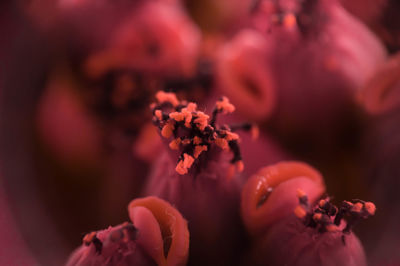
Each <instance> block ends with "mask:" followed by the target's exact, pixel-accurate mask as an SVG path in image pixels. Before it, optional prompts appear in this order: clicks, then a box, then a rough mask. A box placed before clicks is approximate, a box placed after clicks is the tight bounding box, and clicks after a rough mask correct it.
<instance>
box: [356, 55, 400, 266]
mask: <svg viewBox="0 0 400 266" xmlns="http://www.w3.org/2000/svg"><path fill="white" fill-rule="evenodd" d="M399 77H400V55H399V54H397V55H394V56H393V57H392V58H390V59H389V60H388V61H387V63H386V64H385V65H384V66H383V67H381V68H380V69H379V71H377V73H376V74H375V75H374V77H373V78H372V79H371V80H370V82H369V83H368V84H367V85H366V86H365V88H363V90H362V91H361V94H360V96H361V97H360V102H361V104H362V106H363V107H364V108H365V110H366V111H367V112H368V114H370V120H369V122H370V123H369V126H368V130H367V131H366V132H365V139H364V143H363V159H364V161H363V162H364V165H366V167H365V168H364V177H365V180H366V182H367V184H368V186H369V187H371V195H372V196H373V197H374V201H375V202H376V203H377V204H378V205H379V206H385V208H384V209H382V215H379V216H377V217H376V218H377V219H376V226H378V227H380V228H382V230H379V231H378V230H377V231H374V232H371V233H370V234H368V235H367V236H366V238H367V239H368V242H369V246H366V247H367V248H370V253H371V261H372V265H386V264H387V265H391V264H390V262H391V261H396V260H399V259H400V256H399V252H398V251H399V247H400V241H399V238H398V237H397V236H398V235H399V234H400V230H399V227H398V226H397V225H398V224H399V221H400V216H399V215H398V212H397V210H398V208H399V206H400V197H399V195H398V187H399V185H400V179H399V175H400V171H399V170H400V168H399V158H400V134H399V133H400V131H399V129H400V128H399V121H400V100H399V99H400V78H399ZM394 265H395V264H394Z"/></svg>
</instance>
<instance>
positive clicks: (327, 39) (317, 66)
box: [255, 0, 386, 139]
mask: <svg viewBox="0 0 400 266" xmlns="http://www.w3.org/2000/svg"><path fill="white" fill-rule="evenodd" d="M262 2H265V3H268V2H269V1H262ZM269 3H270V6H269V8H267V7H264V8H260V9H259V10H258V11H257V13H256V14H255V18H257V23H258V22H259V21H260V20H261V21H262V22H265V23H266V25H263V26H259V25H258V24H257V23H256V24H255V27H256V28H259V29H260V27H262V28H261V29H260V30H262V32H265V31H268V32H269V34H265V37H266V43H268V46H267V48H266V49H267V54H268V55H267V57H266V59H265V60H266V62H267V64H268V65H269V69H271V70H272V71H273V75H272V76H273V81H274V83H275V86H276V88H278V90H277V93H276V97H277V104H276V111H275V112H274V116H273V120H274V125H275V127H276V128H277V129H278V130H279V133H280V135H281V136H284V135H289V136H290V137H292V138H293V137H296V136H298V134H300V133H301V134H304V135H305V136H312V137H313V138H314V139H316V138H322V137H324V136H326V137H327V138H328V139H331V137H329V136H332V134H334V132H335V129H340V126H337V125H340V123H342V122H343V120H344V117H348V116H349V114H350V113H351V112H352V109H351V106H352V104H353V102H354V95H355V94H356V93H357V92H358V90H359V89H360V87H361V86H363V84H364V83H365V82H366V80H367V79H368V78H369V76H370V75H371V74H372V73H373V72H374V71H375V70H376V68H377V67H378V66H379V65H380V64H382V63H383V62H384V60H385V57H386V51H385V49H384V47H383V45H382V43H381V42H380V41H379V40H378V39H377V37H376V36H375V35H374V34H373V33H372V32H371V31H370V30H368V28H366V27H365V26H364V25H363V24H362V23H361V22H359V21H358V20H357V19H356V18H354V17H353V16H351V15H350V14H349V13H348V12H347V11H346V10H344V9H343V8H342V7H341V6H340V4H339V3H338V2H337V1H335V0H327V1H326V0H314V1H313V0H307V1H277V2H276V4H274V3H271V2H269ZM265 5H266V4H265ZM315 121H318V123H316V122H315ZM324 129H328V131H327V132H325V131H324Z"/></svg>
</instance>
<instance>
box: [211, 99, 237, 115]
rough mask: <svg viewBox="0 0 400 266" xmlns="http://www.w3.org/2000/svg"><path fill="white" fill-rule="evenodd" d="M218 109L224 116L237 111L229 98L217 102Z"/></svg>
mask: <svg viewBox="0 0 400 266" xmlns="http://www.w3.org/2000/svg"><path fill="white" fill-rule="evenodd" d="M216 107H217V109H218V110H219V111H222V113H223V114H229V113H233V112H234V111H235V106H234V105H233V104H231V103H230V102H229V100H228V98H227V97H225V96H223V97H222V100H220V101H217V103H216Z"/></svg>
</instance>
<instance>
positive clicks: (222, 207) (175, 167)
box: [144, 91, 243, 265]
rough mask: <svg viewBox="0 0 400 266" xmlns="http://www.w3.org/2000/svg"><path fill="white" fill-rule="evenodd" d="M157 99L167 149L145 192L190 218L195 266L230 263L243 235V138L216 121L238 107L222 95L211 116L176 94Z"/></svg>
mask: <svg viewBox="0 0 400 266" xmlns="http://www.w3.org/2000/svg"><path fill="white" fill-rule="evenodd" d="M156 100H157V102H156V103H154V104H152V105H151V108H152V111H153V115H154V117H153V123H154V124H155V125H156V126H157V128H158V129H159V131H160V134H161V136H162V138H163V140H164V141H165V142H166V145H165V147H167V149H166V150H164V151H161V152H160V158H159V159H158V160H157V161H156V163H155V164H154V166H153V172H152V173H151V174H150V176H149V177H148V178H147V183H146V185H145V189H144V194H145V195H154V196H158V197H160V198H163V199H165V200H167V201H169V202H171V203H172V204H173V205H174V206H176V208H177V209H178V210H179V211H180V212H182V214H183V215H184V216H185V217H186V218H187V219H188V222H189V229H190V234H191V243H192V244H191V250H190V261H191V263H196V264H203V265H204V264H208V263H215V264H218V263H221V264H229V263H230V262H232V261H233V260H234V257H233V256H232V254H235V253H233V252H234V251H235V246H237V245H238V244H239V238H240V236H241V232H242V229H241V227H240V217H239V198H240V189H241V184H242V183H243V177H242V176H241V175H240V172H241V171H242V170H243V163H242V157H241V153H240V149H239V144H238V143H239V141H240V138H239V135H238V134H236V133H235V132H233V131H232V129H231V128H230V127H229V126H227V125H222V126H220V125H219V124H218V123H217V121H216V120H217V115H218V114H220V113H230V112H233V110H234V106H233V105H232V104H231V103H230V102H229V100H228V99H227V98H224V97H222V98H221V99H220V100H218V101H217V104H216V107H215V109H214V110H213V112H212V114H211V115H207V114H206V113H204V112H202V111H199V109H198V107H197V105H196V104H195V103H193V102H186V101H179V100H178V99H177V97H176V95H175V94H174V93H168V92H162V91H160V92H158V93H157V94H156ZM231 154H232V155H231Z"/></svg>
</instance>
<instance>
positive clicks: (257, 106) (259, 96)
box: [216, 29, 277, 121]
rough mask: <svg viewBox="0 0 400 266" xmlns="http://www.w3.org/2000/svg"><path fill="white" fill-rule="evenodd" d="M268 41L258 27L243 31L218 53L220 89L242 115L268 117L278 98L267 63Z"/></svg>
mask: <svg viewBox="0 0 400 266" xmlns="http://www.w3.org/2000/svg"><path fill="white" fill-rule="evenodd" d="M268 45H269V44H268V42H267V40H266V38H264V36H263V35H262V34H261V33H259V32H257V31H255V30H250V29H246V30H242V31H240V32H239V33H237V34H236V35H235V37H234V38H233V39H232V40H230V41H229V42H227V43H226V44H225V45H224V46H222V48H220V51H219V53H218V57H217V62H216V65H217V66H216V77H217V78H216V79H217V88H218V89H220V90H221V91H222V92H223V93H224V94H226V95H227V96H228V97H229V98H230V99H231V100H232V102H233V103H234V104H235V106H236V107H237V108H238V111H239V113H240V114H241V115H243V116H244V117H246V118H247V119H251V120H254V121H255V120H265V119H266V118H268V117H269V116H270V114H271V112H272V111H273V110H274V107H275V101H276V99H275V98H276V89H277V87H276V84H275V80H274V78H273V76H272V72H271V69H270V68H269V65H268V64H267V63H266V62H265V60H264V59H266V56H267V54H266V53H267V49H268Z"/></svg>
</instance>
